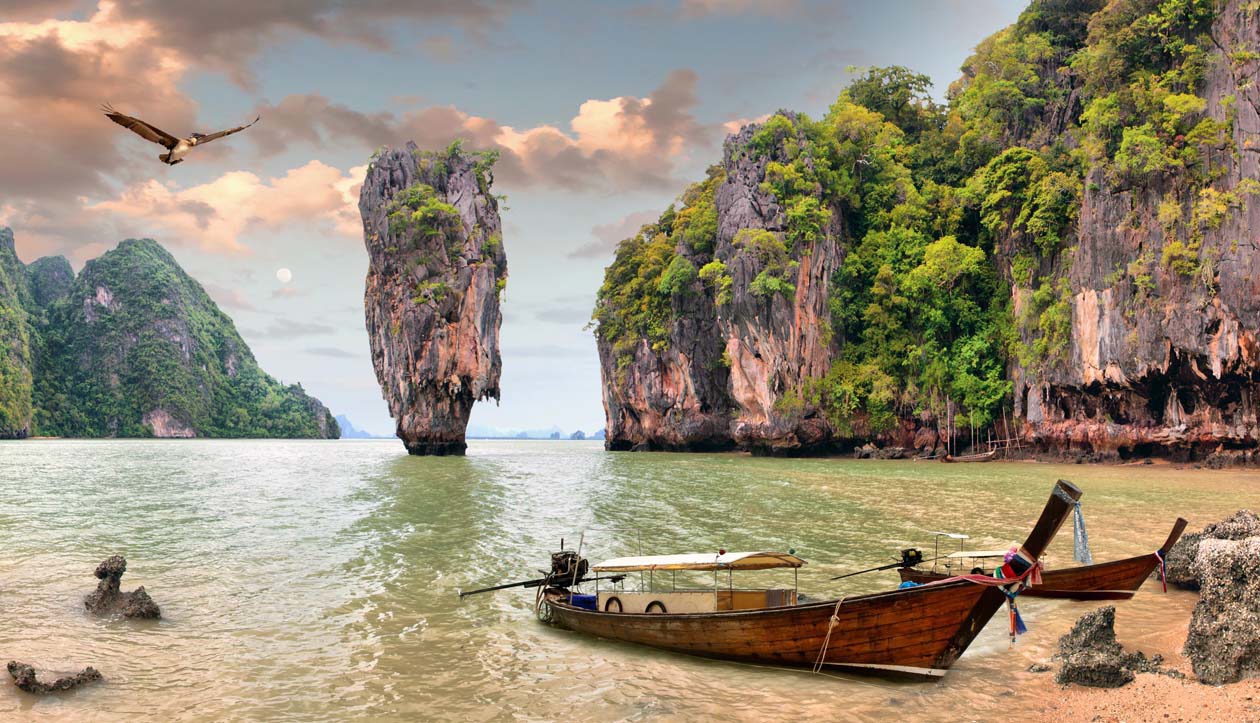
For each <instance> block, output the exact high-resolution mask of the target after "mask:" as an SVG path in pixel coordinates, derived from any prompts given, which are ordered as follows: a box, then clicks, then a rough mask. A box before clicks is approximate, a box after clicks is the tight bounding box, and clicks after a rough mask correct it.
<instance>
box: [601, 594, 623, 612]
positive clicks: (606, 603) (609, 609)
mask: <svg viewBox="0 0 1260 723" xmlns="http://www.w3.org/2000/svg"><path fill="white" fill-rule="evenodd" d="M613 603H617V609H616V610H613V609H612V606H613ZM624 609H625V608H623V607H621V598H619V597H610V598H608V599H607V600H605V601H604V612H606V613H619V612H622V611H623V610H624Z"/></svg>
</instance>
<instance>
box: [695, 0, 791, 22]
mask: <svg viewBox="0 0 1260 723" xmlns="http://www.w3.org/2000/svg"><path fill="white" fill-rule="evenodd" d="M678 10H679V13H680V14H681V15H682V16H683V17H684V18H705V17H708V16H711V15H761V16H766V17H783V16H788V15H794V14H796V13H799V12H800V10H801V3H800V0H682V2H681V4H680V5H679V7H678Z"/></svg>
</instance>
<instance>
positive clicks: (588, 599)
mask: <svg viewBox="0 0 1260 723" xmlns="http://www.w3.org/2000/svg"><path fill="white" fill-rule="evenodd" d="M569 604H570V605H572V606H573V607H575V608H583V609H586V610H598V609H599V603H598V602H597V601H596V599H595V596H594V595H577V594H573V595H569Z"/></svg>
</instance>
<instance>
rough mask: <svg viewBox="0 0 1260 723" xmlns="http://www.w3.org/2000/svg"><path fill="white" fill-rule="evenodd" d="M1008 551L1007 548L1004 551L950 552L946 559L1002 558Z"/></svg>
mask: <svg viewBox="0 0 1260 723" xmlns="http://www.w3.org/2000/svg"><path fill="white" fill-rule="evenodd" d="M1010 550H1011V548H1009V547H1008V548H1006V549H1005V550H962V551H960V552H951V553H949V554H948V555H946V557H952V558H961V557H1003V556H1005V555H1006V553H1008V552H1010Z"/></svg>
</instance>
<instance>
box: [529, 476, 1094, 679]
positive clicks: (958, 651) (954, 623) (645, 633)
mask: <svg viewBox="0 0 1260 723" xmlns="http://www.w3.org/2000/svg"><path fill="white" fill-rule="evenodd" d="M1080 495H1081V491H1080V490H1079V489H1077V488H1076V487H1075V486H1073V485H1072V484H1071V483H1069V482H1066V481H1063V480H1060V481H1059V482H1058V483H1057V484H1056V487H1055V493H1054V494H1052V495H1051V496H1050V499H1049V500H1048V501H1047V502H1046V506H1045V508H1044V509H1043V510H1042V513H1041V517H1040V518H1039V519H1038V520H1037V524H1036V525H1035V526H1034V527H1033V530H1032V532H1031V533H1030V534H1029V536H1028V539H1027V540H1026V541H1025V542H1024V549H1025V550H1026V551H1027V553H1028V554H1029V555H1030V556H1032V557H1033V558H1034V559H1035V558H1038V557H1040V556H1041V555H1042V554H1043V553H1044V552H1045V549H1046V546H1047V545H1048V544H1049V543H1050V540H1051V539H1052V538H1053V537H1054V535H1055V533H1056V532H1057V531H1058V529H1059V527H1060V526H1061V525H1062V524H1063V521H1064V520H1065V519H1067V516H1068V514H1069V513H1070V511H1071V509H1072V508H1071V506H1070V505H1071V502H1072V500H1077V499H1080ZM566 595H567V593H566V592H565V591H564V590H560V589H550V590H548V591H546V593H545V596H544V604H545V605H546V606H547V612H548V614H549V617H550V619H551V621H552V622H553V623H555V624H557V625H560V626H562V627H565V628H569V629H570V630H575V631H577V632H580V633H587V634H590V635H596V636H599V637H601V638H608V639H610V640H620V641H625V642H629V643H639V644H642V645H650V646H652V647H655V648H661V649H664V650H671V651H676V652H680V653H688V654H690V655H698V656H702V657H707V658H720V659H724V660H736V661H744V662H755V663H763V664H770V665H782V666H793V667H807V666H813V665H815V664H816V662H818V661H819V660H820V658H821V663H822V667H824V668H827V669H832V670H844V671H849V672H854V673H863V674H873V675H882V676H890V677H909V678H915V679H921V680H936V679H939V678H941V677H942V676H943V675H945V672H946V671H947V670H949V667H950V666H951V665H953V663H954V661H956V660H957V659H958V657H959V656H960V655H962V654H963V651H965V650H966V649H967V646H968V645H970V644H971V641H972V640H974V639H975V637H976V635H977V634H978V633H979V632H980V630H981V629H983V628H984V626H985V624H986V623H988V622H989V618H991V617H993V614H994V613H995V612H997V610H998V608H1000V607H1001V606H1002V604H1003V603H1004V602H1005V601H1006V596H1005V595H1004V594H1003V593H1002V590H1001V589H1000V588H995V587H986V586H982V585H977V584H973V583H970V582H964V581H957V582H947V583H942V584H940V585H931V586H924V587H915V588H908V589H904V590H893V591H889V592H883V593H875V594H872V595H860V596H855V597H850V598H843V599H841V600H840V601H838V602H837V601H836V600H831V601H827V602H817V603H807V604H804V605H794V606H786V607H774V608H760V609H756V610H732V611H721V612H699V613H617V612H601V611H596V610H587V609H584V608H578V607H575V606H573V605H570V604H568V603H567V602H565V601H566V600H567V599H568V598H567V597H566Z"/></svg>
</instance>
